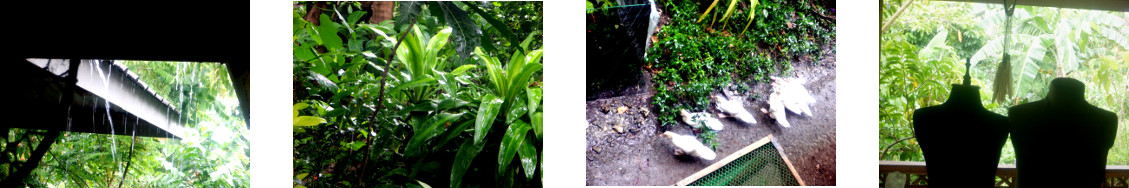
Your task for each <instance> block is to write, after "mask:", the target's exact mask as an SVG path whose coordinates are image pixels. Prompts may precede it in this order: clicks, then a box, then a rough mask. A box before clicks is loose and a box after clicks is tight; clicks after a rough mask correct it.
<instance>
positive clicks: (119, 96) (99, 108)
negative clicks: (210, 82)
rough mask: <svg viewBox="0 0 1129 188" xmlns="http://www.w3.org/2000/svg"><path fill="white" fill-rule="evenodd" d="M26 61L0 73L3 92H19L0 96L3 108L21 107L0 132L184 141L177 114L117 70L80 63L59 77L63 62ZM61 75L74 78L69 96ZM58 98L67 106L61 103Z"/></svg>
mask: <svg viewBox="0 0 1129 188" xmlns="http://www.w3.org/2000/svg"><path fill="white" fill-rule="evenodd" d="M20 61H23V62H20ZM32 61H34V62H32ZM32 61H28V60H26V59H11V60H9V61H8V62H11V63H9V64H6V65H7V66H6V67H4V69H0V78H3V79H4V80H6V81H9V83H10V84H9V85H8V86H9V87H11V88H19V89H17V90H13V92H5V93H3V94H2V95H3V96H2V97H4V98H5V99H9V102H8V104H9V105H13V106H20V107H21V109H20V110H13V111H12V112H10V114H9V115H11V117H18V118H12V120H11V121H9V122H8V123H5V124H4V125H0V126H3V128H9V127H11V128H25V129H40V130H56V131H70V132H87V133H101V134H110V133H113V134H116V135H130V133H132V132H133V131H134V130H135V129H136V131H137V135H138V136H145V137H177V138H181V137H183V136H184V128H183V127H182V126H181V123H180V113H179V112H178V110H177V109H176V108H173V107H170V105H169V103H168V102H167V101H165V100H164V99H162V98H160V97H159V96H156V94H154V92H153V91H151V89H149V88H148V86H147V85H145V84H144V83H141V82H139V81H137V77H136V75H134V74H132V73H130V72H128V71H126V70H124V69H122V68H120V67H118V66H114V65H110V64H108V63H90V62H89V61H87V60H82V62H83V63H81V65H79V66H78V68H77V69H75V70H76V71H75V72H76V73H75V74H73V75H71V74H69V73H66V74H64V72H66V71H67V70H70V69H69V68H67V67H66V66H62V65H70V63H69V62H70V61H69V60H62V59H55V60H42V61H40V60H32ZM48 61H50V62H48ZM48 64H50V65H49V66H48ZM76 65H77V64H76ZM44 67H46V68H44ZM96 67H99V68H96ZM97 69H102V70H100V71H101V72H102V73H98V72H99V70H97ZM61 75H69V76H74V77H76V79H77V83H76V84H75V85H76V86H77V87H75V89H74V92H72V93H66V92H63V91H64V90H63V88H64V87H65V86H66V85H67V84H65V80H66V79H64V78H62V77H60V76H61ZM104 75H110V76H109V77H107V76H104ZM64 99H71V100H73V102H71V103H66V104H63V103H61V101H63V100H64ZM107 101H109V103H108V104H109V106H107ZM67 104H69V105H67ZM107 108H108V109H109V110H107ZM60 119H61V120H62V121H60V122H54V121H55V120H60ZM44 120H48V122H44Z"/></svg>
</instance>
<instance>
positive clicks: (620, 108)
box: [615, 106, 627, 114]
mask: <svg viewBox="0 0 1129 188" xmlns="http://www.w3.org/2000/svg"><path fill="white" fill-rule="evenodd" d="M615 111H616V113H619V114H623V112H626V111H627V107H626V106H620V107H619V108H616V109H615Z"/></svg>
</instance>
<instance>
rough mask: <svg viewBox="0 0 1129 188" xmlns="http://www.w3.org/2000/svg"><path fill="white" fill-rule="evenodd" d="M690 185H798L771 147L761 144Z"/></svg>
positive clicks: (778, 154)
mask: <svg viewBox="0 0 1129 188" xmlns="http://www.w3.org/2000/svg"><path fill="white" fill-rule="evenodd" d="M689 185H690V186H747V185H754V186H755V185H778V186H779V185H800V182H799V180H796V177H795V176H793V175H792V171H791V170H790V169H789V168H788V165H787V164H786V163H785V162H784V158H783V157H782V156H781V155H780V152H779V151H778V150H776V147H774V146H773V144H765V145H761V147H760V148H757V149H755V150H753V151H752V152H749V153H747V154H745V155H744V156H741V157H740V158H737V159H736V160H733V162H730V163H729V164H726V165H725V166H722V167H721V168H718V169H717V170H715V171H713V172H711V173H709V174H708V175H706V176H703V177H702V178H699V179H698V180H696V181H694V182H693V183H690V184H689Z"/></svg>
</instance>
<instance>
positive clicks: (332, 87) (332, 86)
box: [310, 71, 339, 92]
mask: <svg viewBox="0 0 1129 188" xmlns="http://www.w3.org/2000/svg"><path fill="white" fill-rule="evenodd" d="M310 79H311V80H314V81H316V82H317V83H318V85H321V87H322V88H323V89H326V90H329V91H331V92H337V90H338V89H339V88H338V87H337V83H334V82H333V81H332V80H329V78H326V77H325V76H323V75H321V74H318V73H317V72H314V71H310Z"/></svg>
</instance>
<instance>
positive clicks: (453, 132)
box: [434, 121, 474, 150]
mask: <svg viewBox="0 0 1129 188" xmlns="http://www.w3.org/2000/svg"><path fill="white" fill-rule="evenodd" d="M472 124H474V121H463V122H462V123H458V124H457V125H455V126H454V127H453V128H451V129H448V131H447V133H446V135H444V136H443V139H442V140H439V142H438V144H436V145H435V148H434V149H436V150H438V149H440V148H442V147H443V146H445V145H447V142H450V141H451V139H455V137H458V136H459V134H462V133H463V132H466V130H467V128H468V127H470V125H472Z"/></svg>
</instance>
